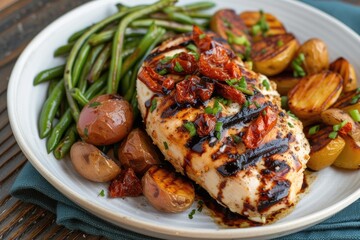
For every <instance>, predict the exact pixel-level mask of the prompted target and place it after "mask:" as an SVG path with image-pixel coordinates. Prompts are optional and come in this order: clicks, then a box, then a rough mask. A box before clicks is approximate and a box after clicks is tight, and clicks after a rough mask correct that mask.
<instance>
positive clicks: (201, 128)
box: [195, 113, 216, 137]
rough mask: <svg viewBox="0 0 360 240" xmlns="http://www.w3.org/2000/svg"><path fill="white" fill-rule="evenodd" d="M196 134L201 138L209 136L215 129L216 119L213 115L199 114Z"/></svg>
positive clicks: (196, 122) (196, 121)
mask: <svg viewBox="0 0 360 240" xmlns="http://www.w3.org/2000/svg"><path fill="white" fill-rule="evenodd" d="M195 124H196V126H197V128H196V132H197V134H198V135H199V136H200V137H204V136H207V135H209V134H210V133H211V132H212V131H213V130H214V128H215V124H216V117H215V116H214V115H212V114H206V113H203V114H199V116H198V117H197V118H196V120H195Z"/></svg>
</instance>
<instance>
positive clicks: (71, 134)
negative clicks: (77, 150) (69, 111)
mask: <svg viewBox="0 0 360 240" xmlns="http://www.w3.org/2000/svg"><path fill="white" fill-rule="evenodd" d="M77 138H78V134H77V131H76V125H75V124H73V125H72V126H71V127H70V128H69V129H68V131H67V132H66V134H65V137H64V138H63V139H62V140H61V141H60V143H59V144H58V145H57V146H56V148H55V149H54V152H53V153H54V156H55V158H56V159H62V158H64V157H65V156H66V154H68V152H69V151H70V149H71V146H72V145H73V144H74V143H75V142H76V140H77Z"/></svg>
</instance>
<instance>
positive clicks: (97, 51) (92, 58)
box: [78, 44, 104, 93]
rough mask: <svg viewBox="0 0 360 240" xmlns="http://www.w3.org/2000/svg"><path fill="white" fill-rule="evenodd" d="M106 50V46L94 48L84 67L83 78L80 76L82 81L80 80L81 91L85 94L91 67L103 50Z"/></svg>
mask: <svg viewBox="0 0 360 240" xmlns="http://www.w3.org/2000/svg"><path fill="white" fill-rule="evenodd" d="M103 48H104V45H102V44H101V45H98V46H96V47H94V48H93V49H92V50H91V52H90V54H89V56H88V58H87V60H86V62H85V66H84V67H83V70H82V71H81V76H80V80H79V84H78V85H79V87H78V88H79V89H80V91H81V92H82V93H83V92H85V90H86V88H87V82H88V81H87V78H88V76H89V73H90V70H91V67H92V65H93V64H94V62H95V60H96V58H97V57H98V56H99V54H100V52H101V51H102V49H103Z"/></svg>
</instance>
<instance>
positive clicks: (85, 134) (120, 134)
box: [77, 94, 134, 145]
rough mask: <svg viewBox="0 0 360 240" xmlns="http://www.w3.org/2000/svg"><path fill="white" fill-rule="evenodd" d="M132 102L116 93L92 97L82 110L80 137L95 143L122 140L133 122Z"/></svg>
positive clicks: (100, 143)
mask: <svg viewBox="0 0 360 240" xmlns="http://www.w3.org/2000/svg"><path fill="white" fill-rule="evenodd" d="M133 118H134V116H133V111H132V107H131V105H130V103H128V102H127V101H126V100H125V99H123V98H122V97H120V96H119V95H116V94H105V95H101V96H98V97H95V98H94V99H92V100H91V101H90V102H89V103H88V104H86V105H85V106H84V108H83V109H82V110H81V113H80V116H79V121H78V123H77V130H78V133H79V135H80V137H81V138H82V139H83V140H84V141H85V142H87V143H91V144H94V145H109V144H113V143H116V142H118V141H120V140H122V139H123V138H124V137H126V135H127V134H128V133H129V132H130V130H131V127H132V124H133Z"/></svg>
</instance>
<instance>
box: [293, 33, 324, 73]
mask: <svg viewBox="0 0 360 240" xmlns="http://www.w3.org/2000/svg"><path fill="white" fill-rule="evenodd" d="M300 54H303V56H304V60H303V62H302V63H301V64H300V66H301V67H302V68H303V69H304V71H305V74H307V75H312V74H315V73H319V72H321V71H323V70H327V69H328V68H329V53H328V50H327V46H326V44H325V43H324V42H323V41H322V40H320V39H317V38H311V39H309V40H307V41H306V42H304V43H303V44H302V45H301V46H300V48H299V50H298V54H297V56H299V55H300ZM297 56H295V57H297ZM293 67H294V66H293Z"/></svg>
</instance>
